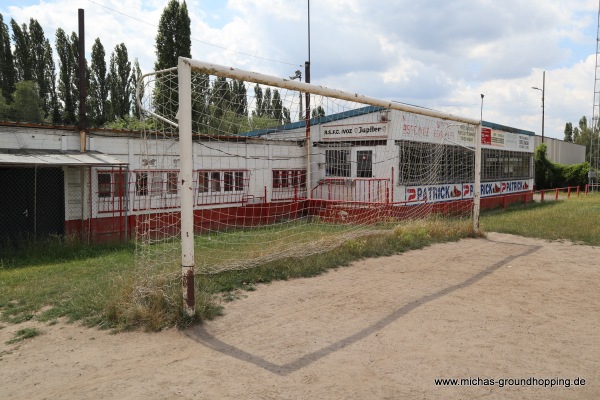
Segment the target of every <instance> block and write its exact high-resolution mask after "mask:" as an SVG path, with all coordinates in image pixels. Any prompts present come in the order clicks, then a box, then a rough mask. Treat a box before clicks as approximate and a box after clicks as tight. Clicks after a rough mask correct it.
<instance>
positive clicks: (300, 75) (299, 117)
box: [290, 69, 304, 121]
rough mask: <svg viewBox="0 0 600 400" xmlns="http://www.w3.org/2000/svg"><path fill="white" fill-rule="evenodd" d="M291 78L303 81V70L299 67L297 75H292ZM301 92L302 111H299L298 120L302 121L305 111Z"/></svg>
mask: <svg viewBox="0 0 600 400" xmlns="http://www.w3.org/2000/svg"><path fill="white" fill-rule="evenodd" d="M290 79H291V80H295V79H298V80H299V81H300V82H302V72H300V70H299V69H297V70H296V75H294V76H290ZM299 94H300V111H299V112H298V121H302V119H303V118H304V113H303V112H302V92H299Z"/></svg>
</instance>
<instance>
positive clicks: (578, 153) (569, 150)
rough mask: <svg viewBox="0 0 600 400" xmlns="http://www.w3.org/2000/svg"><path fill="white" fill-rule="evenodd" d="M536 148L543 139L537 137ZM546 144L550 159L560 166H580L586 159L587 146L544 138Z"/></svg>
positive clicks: (535, 140)
mask: <svg viewBox="0 0 600 400" xmlns="http://www.w3.org/2000/svg"><path fill="white" fill-rule="evenodd" d="M534 142H535V147H538V146H539V145H540V143H542V137H541V136H538V135H536V136H535V139H534ZM544 144H545V145H546V146H548V153H547V155H548V159H549V160H550V161H552V162H555V163H558V164H567V165H570V164H579V163H582V162H584V161H586V159H585V146H582V145H580V144H575V143H569V142H565V141H562V140H559V139H554V138H549V137H544Z"/></svg>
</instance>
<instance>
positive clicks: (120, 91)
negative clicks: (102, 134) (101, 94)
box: [108, 43, 131, 120]
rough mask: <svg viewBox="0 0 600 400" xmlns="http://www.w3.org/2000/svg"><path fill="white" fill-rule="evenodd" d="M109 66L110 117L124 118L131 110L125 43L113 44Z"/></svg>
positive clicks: (129, 80) (129, 69)
mask: <svg viewBox="0 0 600 400" xmlns="http://www.w3.org/2000/svg"><path fill="white" fill-rule="evenodd" d="M109 68H110V71H109V77H108V82H109V92H110V110H111V113H110V119H111V120H113V119H118V118H124V117H126V116H129V112H130V111H131V62H130V61H129V56H128V54H127V47H125V43H121V44H118V45H116V46H115V50H114V51H113V53H112V54H111V56H110V67H109Z"/></svg>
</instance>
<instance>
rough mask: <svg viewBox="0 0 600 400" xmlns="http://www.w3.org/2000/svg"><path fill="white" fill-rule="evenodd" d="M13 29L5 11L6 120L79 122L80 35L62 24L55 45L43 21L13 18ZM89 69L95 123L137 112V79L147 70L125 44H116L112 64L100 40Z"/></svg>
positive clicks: (1, 30)
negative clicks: (132, 58) (7, 22)
mask: <svg viewBox="0 0 600 400" xmlns="http://www.w3.org/2000/svg"><path fill="white" fill-rule="evenodd" d="M10 27H11V30H12V35H10V33H9V30H8V26H7V24H6V23H5V22H4V18H3V16H2V14H0V65H1V67H0V119H2V120H12V121H24V122H32V123H52V124H56V125H75V124H78V123H79V113H78V109H79V85H78V82H79V63H78V59H79V47H78V41H79V38H78V35H77V34H76V33H75V32H72V33H71V34H67V33H66V32H65V31H64V30H63V29H62V28H58V29H57V30H56V34H55V47H54V48H52V46H51V45H50V40H49V39H48V38H46V36H45V33H44V30H43V28H42V27H41V25H40V24H39V22H38V21H37V20H35V19H33V18H31V19H30V20H29V24H25V23H23V24H21V25H19V24H18V23H17V22H16V21H15V20H14V19H12V18H11V20H10ZM55 51H56V56H57V58H56V59H55V55H54V54H55V53H54V52H55ZM55 60H56V61H58V67H57V63H56V62H55ZM85 68H86V71H85V79H86V86H87V88H88V92H87V99H86V103H87V116H88V123H89V125H91V126H104V125H105V124H107V123H108V122H110V121H115V120H117V119H119V118H125V117H126V116H129V115H131V113H132V112H133V111H135V110H134V109H133V108H134V102H133V98H134V83H135V82H136V80H137V79H138V77H139V76H141V70H140V67H139V64H138V62H137V59H136V60H134V62H133V65H132V62H131V61H130V60H129V55H128V52H127V47H126V46H125V44H124V43H121V44H118V45H117V46H115V48H114V50H113V52H112V53H111V56H110V60H109V63H108V65H107V63H106V51H105V49H104V46H103V45H102V42H101V40H100V38H96V40H95V41H94V44H93V46H92V53H91V60H90V63H89V64H88V63H87V61H86V64H85Z"/></svg>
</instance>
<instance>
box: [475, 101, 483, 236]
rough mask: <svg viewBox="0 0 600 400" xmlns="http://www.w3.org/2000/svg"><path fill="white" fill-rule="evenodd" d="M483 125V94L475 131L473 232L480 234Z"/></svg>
mask: <svg viewBox="0 0 600 400" xmlns="http://www.w3.org/2000/svg"><path fill="white" fill-rule="evenodd" d="M482 125H483V94H481V113H480V119H479V125H478V126H477V129H476V130H475V182H474V183H473V186H475V187H474V188H473V231H474V232H475V233H479V212H480V209H481V127H482Z"/></svg>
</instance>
